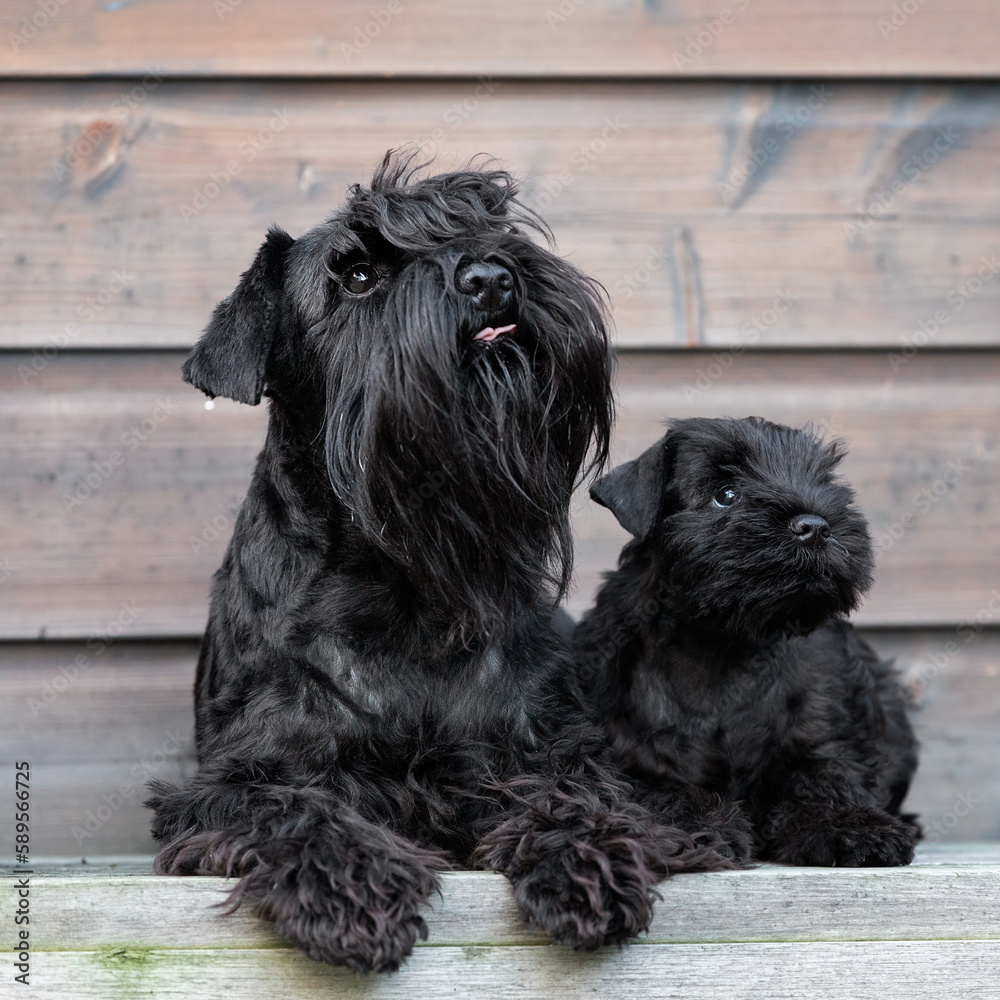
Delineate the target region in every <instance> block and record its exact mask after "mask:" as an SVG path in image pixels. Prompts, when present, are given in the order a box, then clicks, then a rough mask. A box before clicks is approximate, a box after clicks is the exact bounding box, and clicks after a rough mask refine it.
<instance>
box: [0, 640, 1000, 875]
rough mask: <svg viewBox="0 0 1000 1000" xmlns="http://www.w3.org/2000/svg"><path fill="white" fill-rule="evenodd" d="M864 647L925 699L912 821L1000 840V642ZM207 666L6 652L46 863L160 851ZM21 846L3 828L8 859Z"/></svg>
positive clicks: (3, 738) (9, 738) (2, 648)
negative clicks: (200, 671)
mask: <svg viewBox="0 0 1000 1000" xmlns="http://www.w3.org/2000/svg"><path fill="white" fill-rule="evenodd" d="M866 634H867V635H868V637H869V639H870V640H871V641H872V643H873V644H874V645H875V647H876V649H878V651H879V652H880V653H881V654H882V655H884V656H887V657H891V658H894V659H895V661H896V663H897V665H898V667H899V668H900V670H901V671H902V673H903V677H904V679H905V680H906V682H907V684H909V685H910V686H911V688H912V689H913V691H914V694H915V698H916V705H917V711H916V712H915V714H914V717H913V718H914V725H915V727H916V731H917V735H918V737H919V739H920V742H921V762H920V769H919V771H918V772H917V777H916V780H915V782H914V786H913V789H912V791H911V794H910V796H909V798H908V800H907V808H908V809H911V810H913V811H915V812H918V813H920V815H921V819H922V822H923V824H924V827H925V831H926V834H927V838H928V840H927V843H928V844H945V843H948V842H954V841H965V840H973V839H988V838H996V839H1000V771H998V769H997V766H996V762H997V760H998V759H1000V632H998V631H997V630H996V629H993V630H984V631H982V632H980V633H975V632H973V631H971V630H970V631H969V632H968V633H959V632H956V631H955V630H954V629H948V630H944V629H942V630H924V631H913V632H911V631H901V630H891V631H875V632H867V633H866ZM196 656H197V646H196V644H195V643H191V642H184V643H176V642H174V643H156V642H147V643H136V642H131V641H128V640H122V641H120V642H113V643H111V644H109V645H107V646H106V647H105V648H104V649H103V650H101V651H100V652H96V651H95V649H93V648H88V647H87V645H86V644H85V643H42V644H34V645H32V644H27V643H7V644H3V645H0V690H2V691H3V692H4V697H3V699H2V700H0V765H3V766H10V765H11V764H12V762H13V761H15V760H27V761H29V762H30V764H31V772H32V793H31V794H32V803H33V823H32V843H33V845H34V851H35V853H37V854H42V855H66V856H69V855H77V856H79V855H86V856H92V855H101V854H111V853H114V854H122V853H137V852H146V851H151V850H152V849H153V843H152V841H151V839H150V836H149V823H150V813H149V811H148V810H146V809H145V808H144V807H143V805H142V803H143V800H144V799H145V797H146V793H145V783H146V781H147V780H149V778H153V777H155V778H161V779H165V780H168V781H178V780H184V779H185V778H186V777H187V776H189V775H190V774H191V773H192V772H193V770H194V749H193V740H192V732H193V694H192V688H193V683H194V669H195V660H196ZM80 657H83V659H79V658H80ZM10 837H11V828H9V827H6V826H5V827H2V828H0V855H3V854H9V853H10V852H11V851H12V849H13V843H12V841H10Z"/></svg>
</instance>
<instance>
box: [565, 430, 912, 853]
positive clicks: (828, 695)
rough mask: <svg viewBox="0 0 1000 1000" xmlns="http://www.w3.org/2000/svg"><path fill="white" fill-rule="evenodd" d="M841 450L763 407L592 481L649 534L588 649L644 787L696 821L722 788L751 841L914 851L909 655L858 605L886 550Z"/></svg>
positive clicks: (601, 705)
mask: <svg viewBox="0 0 1000 1000" xmlns="http://www.w3.org/2000/svg"><path fill="white" fill-rule="evenodd" d="M842 454H843V451H842V448H841V446H840V445H839V444H837V443H834V444H824V443H823V442H821V441H820V440H819V439H818V438H817V437H815V436H814V435H813V434H812V433H810V432H809V431H802V430H793V429H792V428H789V427H783V426H779V425H777V424H773V423H769V422H767V421H764V420H761V419H760V418H755V417H751V418H749V419H746V420H729V419H721V420H707V419H690V420H679V421H676V422H674V423H673V424H672V425H671V428H670V430H669V432H668V433H667V435H666V436H665V437H664V438H662V439H661V440H660V441H658V442H657V443H656V444H655V445H653V447H652V448H650V449H649V450H648V451H646V452H645V453H644V454H643V455H641V456H640V457H639V458H637V459H635V460H634V461H632V462H627V463H626V464H625V465H622V466H619V467H618V468H617V469H615V470H613V471H612V472H611V473H609V474H608V475H607V476H605V477H604V478H603V479H600V480H598V482H597V483H595V484H594V486H593V488H592V490H591V495H592V497H593V498H594V499H595V500H596V501H597V502H598V503H601V504H603V505H604V506H605V507H608V508H610V509H611V511H612V512H613V513H614V514H615V516H616V517H617V518H618V520H619V521H620V522H621V524H622V526H623V527H625V528H626V529H627V530H628V531H630V532H631V533H632V534H633V535H634V536H635V539H634V540H633V541H632V542H630V543H629V544H628V545H627V546H626V547H625V549H624V550H623V552H622V555H621V559H620V562H619V568H618V570H617V572H615V573H612V574H610V575H609V577H608V579H607V582H606V583H605V584H604V585H603V587H602V589H601V591H600V593H599V594H598V597H597V603H596V606H595V607H594V608H593V609H592V610H591V611H590V612H589V613H588V614H587V616H586V617H585V618H584V620H583V621H582V622H581V623H580V624H579V626H577V629H576V632H575V636H574V646H575V652H576V658H577V661H578V663H579V664H580V665H581V671H582V678H583V681H584V684H585V687H586V688H587V690H588V692H589V695H590V698H591V699H592V702H593V704H594V706H595V707H596V708H597V709H598V710H599V711H600V713H601V715H602V716H603V718H604V720H605V723H606V726H607V728H608V729H609V731H610V733H611V735H612V740H613V744H614V747H615V751H616V754H617V757H618V759H619V760H620V761H621V762H622V763H623V765H624V766H625V768H626V769H627V770H628V772H629V773H630V774H631V775H632V776H633V778H634V779H635V780H636V782H637V784H638V785H639V787H640V788H641V789H642V790H643V792H642V795H641V796H640V797H641V798H645V800H646V801H647V802H649V803H653V802H655V803H657V804H658V808H659V809H660V810H661V811H663V810H666V811H667V812H668V813H669V812H670V811H671V810H672V815H673V816H674V818H675V820H676V821H677V822H678V823H680V824H681V825H682V826H686V825H689V824H691V823H692V822H694V823H697V822H698V815H697V811H696V809H694V810H693V809H692V801H693V799H692V797H695V799H696V798H697V797H698V796H702V797H703V796H705V795H710V796H714V797H715V799H716V806H717V808H718V809H719V810H723V811H724V810H725V809H726V808H728V809H729V810H730V814H729V824H728V830H727V831H726V836H727V838H728V839H729V840H730V842H731V843H732V844H733V845H735V846H736V847H738V849H739V850H740V851H741V852H742V850H743V849H744V847H745V845H746V844H747V843H748V839H747V838H748V835H750V836H752V837H753V838H754V840H755V841H756V846H757V853H758V855H759V856H760V857H762V858H771V859H774V860H777V861H786V862H790V863H792V864H800V865H834V864H835V865H841V866H880V865H904V864H908V863H909V862H910V861H911V860H912V857H913V849H914V846H915V844H916V842H917V840H918V838H919V827H918V826H917V824H916V822H915V821H914V819H913V818H912V817H908V816H900V814H899V810H900V805H901V803H902V801H903V798H904V796H905V795H906V792H907V789H908V787H909V784H910V779H911V777H912V775H913V772H914V770H915V768H916V763H917V757H916V743H915V740H914V738H913V733H912V731H911V729H910V725H909V722H908V721H907V717H906V698H905V695H904V692H903V690H902V688H901V687H900V685H899V683H898V682H897V679H896V675H895V671H894V670H893V669H892V667H891V666H890V665H889V664H887V663H885V662H883V661H881V660H880V659H879V658H878V657H877V656H876V655H875V653H874V652H873V651H872V649H871V648H870V647H869V646H868V645H867V643H865V641H864V640H863V639H861V638H860V637H859V636H858V635H857V633H856V632H855V631H854V629H853V628H852V627H851V625H850V624H849V623H848V622H847V621H846V620H845V619H844V618H843V617H842V616H843V615H846V614H847V613H848V612H850V611H851V610H852V609H853V608H854V607H855V606H856V604H857V602H858V600H859V599H860V597H861V595H862V594H863V593H864V592H865V591H866V590H867V589H868V588H869V587H870V586H871V582H872V563H873V559H872V545H871V539H870V536H869V533H868V528H867V525H866V523H865V520H864V518H863V517H862V515H861V514H860V513H859V512H858V511H857V510H856V509H855V508H854V506H853V499H854V494H853V492H852V491H851V489H850V488H849V487H848V486H847V485H846V484H844V483H843V482H842V481H841V480H840V479H839V478H838V477H837V476H836V473H835V469H836V466H837V463H838V462H839V461H840V459H841V457H842ZM671 802H673V805H671ZM702 808H703V809H704V805H702Z"/></svg>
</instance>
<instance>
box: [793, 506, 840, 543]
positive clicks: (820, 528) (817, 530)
mask: <svg viewBox="0 0 1000 1000" xmlns="http://www.w3.org/2000/svg"><path fill="white" fill-rule="evenodd" d="M788 527H789V528H790V529H791V531H792V534H793V535H795V537H796V539H797V540H798V541H799V543H800V544H802V545H805V546H806V547H807V548H810V549H821V548H823V546H824V545H826V543H827V542H828V541H829V540H830V525H829V524H827V522H826V521H824V520H823V518H821V517H820V516H819V515H817V514H798V515H796V516H795V517H793V518H792V519H791V521H789V522H788Z"/></svg>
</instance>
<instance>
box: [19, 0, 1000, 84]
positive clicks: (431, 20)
mask: <svg viewBox="0 0 1000 1000" xmlns="http://www.w3.org/2000/svg"><path fill="white" fill-rule="evenodd" d="M0 29H2V36H3V38H4V41H5V44H4V46H3V48H2V49H0V70H2V71H3V72H4V73H9V74H25V75H41V76H47V75H53V74H60V75H69V74H73V75H87V74H95V73H141V72H143V71H145V70H146V69H147V68H148V67H150V66H158V67H160V66H162V67H163V69H164V71H165V72H172V73H181V74H188V75H216V74H217V75H223V76H229V75H238V74H245V75H249V76H254V77H258V76H267V75H284V76H289V75H296V76H303V75H313V76H348V77H350V76H359V75H377V76H396V75H399V76H434V77H437V76H472V77H475V76H479V75H480V74H485V73H490V74H499V75H509V76H525V75H529V74H530V75H533V76H543V77H544V76H554V75H562V76H570V77H588V76H624V77H629V76H632V77H635V76H640V77H642V76H766V77H777V76H805V75H812V76H817V75H847V76H857V75H865V76H906V75H910V76H912V75H917V76H959V77H970V76H996V75H997V73H998V72H1000V57H998V55H997V50H996V46H995V44H994V43H995V40H996V34H997V30H998V25H997V13H996V8H995V7H994V6H993V5H991V4H990V3H989V0H954V2H952V3H949V4H947V5H943V4H934V3H926V2H920V0H907V2H900V3H898V4H891V3H886V2H882V0H854V2H852V3H851V4H846V3H843V2H840V3H816V4H804V3H796V2H795V0H754V2H752V3H751V2H750V0H729V2H727V3H722V2H720V0H671V2H670V3H657V2H649V0H645V2H640V0H601V2H594V3H592V2H588V3H584V2H582V0H551V2H548V3H534V2H532V0H517V2H512V3H507V4H504V5H503V7H498V6H497V5H496V4H491V3H486V2H484V0H475V2H471V3H469V2H467V3H461V4H453V3H447V2H446V0H424V2H422V3H419V4H415V3H411V2H410V0H381V2H379V3H376V4H374V5H373V4H369V3H365V2H363V0H342V2H338V3H337V4H330V3H323V2H322V0H307V2H303V0H298V2H296V3H293V4H288V3H284V4H283V3H281V2H280V0H270V2H267V0H247V2H244V0H213V2H212V3H208V2H207V0H173V2H171V3H169V4H163V3H143V2H131V0H115V2H108V0H77V2H74V3H70V2H69V0H45V2H42V0H8V2H7V3H6V4H5V5H4V9H3V15H2V17H0Z"/></svg>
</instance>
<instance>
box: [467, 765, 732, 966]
mask: <svg viewBox="0 0 1000 1000" xmlns="http://www.w3.org/2000/svg"><path fill="white" fill-rule="evenodd" d="M504 790H505V792H506V793H507V795H508V796H509V797H510V798H511V800H512V804H511V806H510V808H509V810H508V811H507V814H506V818H505V819H504V820H503V822H502V823H500V825H499V826H497V827H496V828H495V829H493V830H491V831H490V832H489V833H487V834H486V836H485V837H483V839H482V840H481V842H480V844H479V846H478V848H477V850H476V854H475V860H476V861H477V863H479V864H481V865H483V866H484V867H488V868H492V869H494V870H495V871H499V872H502V873H503V874H505V875H506V876H507V877H508V878H509V879H510V881H511V883H512V884H513V887H514V898H515V899H516V900H517V903H518V906H519V907H520V908H521V910H522V912H523V913H524V914H525V916H526V917H527V918H528V920H529V921H530V922H531V923H532V924H534V925H535V926H537V927H539V928H541V929H543V930H545V931H547V932H548V933H549V934H550V935H551V936H552V937H553V938H554V939H555V940H557V941H559V942H561V943H563V944H567V945H569V946H570V947H572V948H575V949H576V950H578V951H590V950H592V949H595V948H599V947H600V946H601V945H605V944H619V945H620V944H624V943H625V942H626V941H627V940H628V939H629V938H631V937H634V936H635V935H636V934H640V933H642V932H643V931H645V930H647V929H648V927H649V922H650V920H651V919H652V915H653V900H654V899H655V898H657V895H658V894H657V893H656V891H655V889H654V886H655V885H656V883H657V882H659V881H661V880H662V879H663V878H665V877H666V876H667V875H668V874H670V873H671V872H674V871H680V870H705V869H706V868H707V869H718V868H731V867H733V865H732V862H731V861H729V860H728V859H727V858H725V857H723V856H722V855H720V854H718V853H717V852H716V851H715V850H714V849H713V848H712V847H708V846H705V845H699V844H697V843H695V841H694V840H693V839H692V838H691V837H689V836H688V835H687V834H685V833H683V832H682V831H680V830H677V829H674V828H671V827H667V826H662V825H660V824H658V823H657V822H656V821H655V820H654V818H653V817H652V816H651V815H650V814H649V813H648V812H647V811H646V810H645V809H643V808H642V807H641V806H639V805H637V804H636V803H634V802H632V801H630V800H629V798H628V794H627V789H626V786H624V785H623V784H619V783H616V782H607V783H597V782H593V781H580V780H578V779H576V778H571V777H554V776H553V777H547V778H546V777H531V778H518V779H515V780H514V781H511V782H508V783H507V785H506V786H505V789H504Z"/></svg>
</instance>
